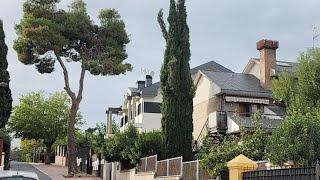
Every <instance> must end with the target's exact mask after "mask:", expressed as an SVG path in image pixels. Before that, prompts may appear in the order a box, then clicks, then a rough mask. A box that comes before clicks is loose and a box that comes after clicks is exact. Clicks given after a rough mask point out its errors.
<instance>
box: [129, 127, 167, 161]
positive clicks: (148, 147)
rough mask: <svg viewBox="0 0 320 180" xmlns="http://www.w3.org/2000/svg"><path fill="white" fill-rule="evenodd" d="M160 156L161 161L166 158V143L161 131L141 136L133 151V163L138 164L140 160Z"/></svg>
mask: <svg viewBox="0 0 320 180" xmlns="http://www.w3.org/2000/svg"><path fill="white" fill-rule="evenodd" d="M152 155H158V158H159V159H164V158H165V141H164V136H163V133H162V132H160V131H155V132H146V133H141V134H139V137H138V139H137V141H136V142H135V143H134V147H133V148H132V149H131V155H130V159H131V163H132V164H138V163H139V161H140V158H144V157H148V156H152Z"/></svg>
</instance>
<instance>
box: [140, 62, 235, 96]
mask: <svg viewBox="0 0 320 180" xmlns="http://www.w3.org/2000/svg"><path fill="white" fill-rule="evenodd" d="M199 70H206V71H217V72H218V71H220V72H228V73H232V71H231V70H230V69H228V68H225V67H224V66H222V65H220V64H218V63H217V62H215V61H210V62H207V63H205V64H202V65H200V66H197V67H194V68H192V69H191V70H190V73H191V75H194V74H196V73H197V72H198V71H199ZM160 87H161V83H160V82H156V83H153V84H152V85H150V86H148V87H145V88H143V89H141V94H142V95H143V96H156V95H157V94H158V90H159V88H160Z"/></svg>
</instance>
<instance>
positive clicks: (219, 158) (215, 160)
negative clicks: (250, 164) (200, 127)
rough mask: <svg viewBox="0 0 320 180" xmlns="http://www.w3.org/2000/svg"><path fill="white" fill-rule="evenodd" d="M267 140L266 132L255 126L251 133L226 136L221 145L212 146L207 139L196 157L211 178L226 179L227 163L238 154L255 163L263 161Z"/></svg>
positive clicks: (244, 132)
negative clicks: (221, 177) (220, 177)
mask: <svg viewBox="0 0 320 180" xmlns="http://www.w3.org/2000/svg"><path fill="white" fill-rule="evenodd" d="M267 139H268V135H267V133H266V131H265V130H264V129H263V128H262V127H261V125H259V124H257V128H256V129H255V131H254V132H253V133H250V132H247V131H244V130H243V132H242V136H240V137H237V136H227V137H225V139H224V140H223V142H222V143H221V144H213V143H212V142H211V141H210V139H209V138H207V139H206V140H205V143H204V145H203V146H202V149H201V150H200V153H199V154H198V155H197V156H198V157H199V158H200V159H202V161H201V166H202V168H204V169H205V170H207V171H208V172H209V174H210V175H211V176H214V177H215V176H220V175H222V176H223V177H226V176H227V174H228V168H227V162H228V161H230V160H232V159H233V158H235V157H237V156H238V155H240V154H243V155H245V156H247V157H248V158H250V159H252V160H255V161H261V160H263V158H264V156H265V148H266V145H267Z"/></svg>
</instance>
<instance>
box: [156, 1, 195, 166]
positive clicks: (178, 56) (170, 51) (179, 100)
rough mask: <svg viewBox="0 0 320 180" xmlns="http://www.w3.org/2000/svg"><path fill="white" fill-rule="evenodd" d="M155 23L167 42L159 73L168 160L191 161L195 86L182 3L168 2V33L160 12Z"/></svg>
mask: <svg viewBox="0 0 320 180" xmlns="http://www.w3.org/2000/svg"><path fill="white" fill-rule="evenodd" d="M158 21H159V24H160V27H161V30H162V32H163V37H164V38H165V40H166V51H165V55H164V62H163V65H162V69H161V77H160V79H161V89H162V94H163V102H162V116H163V117H162V122H161V123H162V130H163V132H164V134H165V139H166V150H167V157H168V158H170V157H177V156H183V158H184V160H190V159H192V131H193V123H192V112H193V96H194V86H193V81H192V78H191V74H190V66H189V61H190V56H191V53H190V42H189V27H188V24H187V12H186V7H185V0H178V2H177V3H176V2H175V0H170V11H169V17H168V23H169V29H168V30H167V29H166V24H165V22H164V20H163V12H162V10H161V11H160V12H159V15H158Z"/></svg>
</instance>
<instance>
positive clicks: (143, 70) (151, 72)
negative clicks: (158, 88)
mask: <svg viewBox="0 0 320 180" xmlns="http://www.w3.org/2000/svg"><path fill="white" fill-rule="evenodd" d="M141 73H142V74H143V75H144V76H146V75H150V76H151V77H153V76H154V71H151V70H149V69H146V68H143V69H141Z"/></svg>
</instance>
